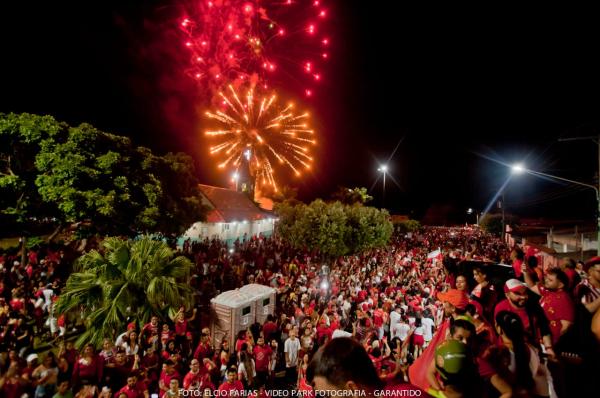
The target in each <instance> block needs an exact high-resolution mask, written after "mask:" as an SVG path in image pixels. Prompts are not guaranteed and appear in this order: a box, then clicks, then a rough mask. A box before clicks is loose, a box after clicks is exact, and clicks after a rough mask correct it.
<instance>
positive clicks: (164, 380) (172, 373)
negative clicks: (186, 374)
mask: <svg viewBox="0 0 600 398" xmlns="http://www.w3.org/2000/svg"><path fill="white" fill-rule="evenodd" d="M173 379H177V380H179V379H181V376H180V375H179V373H178V372H177V371H176V370H175V363H174V362H173V361H172V360H170V359H167V360H166V361H165V363H164V368H163V371H162V372H161V374H160V378H159V379H158V388H159V393H158V396H159V397H161V398H162V396H163V395H165V393H166V392H167V391H168V390H169V388H170V385H171V380H173Z"/></svg>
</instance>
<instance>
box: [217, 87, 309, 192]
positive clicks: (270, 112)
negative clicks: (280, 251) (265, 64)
mask: <svg viewBox="0 0 600 398" xmlns="http://www.w3.org/2000/svg"><path fill="white" fill-rule="evenodd" d="M228 88H229V93H228V94H225V93H222V92H221V93H219V96H220V98H221V100H222V104H223V106H224V109H223V110H217V111H214V112H210V111H209V112H206V116H207V117H208V118H210V119H212V120H215V121H216V122H218V123H219V124H220V125H221V126H220V127H219V129H217V130H210V131H207V132H206V135H207V136H209V137H212V139H213V140H214V141H216V142H215V144H214V145H213V146H211V147H210V153H211V155H214V156H218V157H219V158H220V159H221V160H220V163H218V167H219V168H226V167H233V168H236V169H237V168H239V166H240V165H241V162H242V156H244V155H245V154H246V155H247V156H248V162H249V166H250V174H251V175H252V177H253V178H254V179H255V181H256V184H259V185H270V186H271V187H272V188H273V189H274V190H275V191H277V184H276V182H275V176H274V173H275V170H274V167H275V166H276V165H280V166H282V167H287V168H289V169H291V170H292V171H293V172H294V174H295V175H296V176H300V175H301V174H302V172H301V170H302V169H306V170H308V169H310V168H311V162H312V160H313V158H312V157H311V156H310V154H309V153H310V146H311V145H314V144H316V140H315V139H314V138H313V136H314V131H313V130H312V129H311V128H310V127H309V125H308V118H309V114H308V113H303V114H301V115H295V114H294V112H293V109H294V105H293V104H288V105H287V106H285V107H281V106H279V103H278V102H277V96H276V95H275V94H271V95H269V96H264V97H263V96H257V95H255V94H254V90H253V89H252V88H251V89H249V90H248V91H247V92H246V95H245V97H240V95H239V94H238V93H237V91H236V90H235V89H234V88H233V86H231V85H230V86H228Z"/></svg>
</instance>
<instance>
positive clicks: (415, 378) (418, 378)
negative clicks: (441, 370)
mask: <svg viewBox="0 0 600 398" xmlns="http://www.w3.org/2000/svg"><path fill="white" fill-rule="evenodd" d="M449 327H450V320H449V319H447V320H445V321H444V322H443V323H442V324H441V325H440V328H439V329H438V331H437V332H436V333H435V335H434V336H433V339H432V340H431V342H430V343H429V345H428V346H427V348H425V350H424V351H423V353H422V354H421V356H420V357H419V358H417V359H416V361H415V362H413V364H412V365H410V367H409V368H408V379H409V380H410V382H411V383H412V384H414V385H415V386H417V387H419V388H420V389H422V390H425V391H427V389H429V382H428V381H427V368H428V367H429V364H430V363H431V361H432V360H433V358H434V357H435V347H437V346H438V345H440V344H441V343H442V342H443V341H444V340H445V339H446V331H447V330H448V328H449Z"/></svg>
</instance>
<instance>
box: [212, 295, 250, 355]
mask: <svg viewBox="0 0 600 398" xmlns="http://www.w3.org/2000/svg"><path fill="white" fill-rule="evenodd" d="M210 302H211V306H212V310H213V312H214V314H215V319H214V320H213V321H212V323H211V325H210V329H211V330H210V334H211V336H212V339H213V341H212V344H213V346H214V347H218V346H220V345H221V341H222V340H223V337H227V339H228V340H229V346H230V347H234V344H235V340H236V336H237V334H238V332H239V331H240V330H246V329H248V328H249V327H250V325H252V324H253V323H254V319H255V306H254V301H253V298H252V296H250V295H248V294H246V293H242V292H240V291H239V290H238V289H236V290H229V291H227V292H223V293H221V294H219V295H218V296H217V297H215V298H213V299H212V300H211V301H210Z"/></svg>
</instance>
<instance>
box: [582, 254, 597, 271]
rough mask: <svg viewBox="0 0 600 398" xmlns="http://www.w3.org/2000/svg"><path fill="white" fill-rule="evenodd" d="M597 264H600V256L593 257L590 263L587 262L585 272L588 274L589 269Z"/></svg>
mask: <svg viewBox="0 0 600 398" xmlns="http://www.w3.org/2000/svg"><path fill="white" fill-rule="evenodd" d="M596 264H600V256H596V257H592V258H590V259H589V260H588V261H586V263H585V265H584V266H583V269H584V270H585V272H588V271H589V269H590V268H591V267H593V266H594V265H596Z"/></svg>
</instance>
